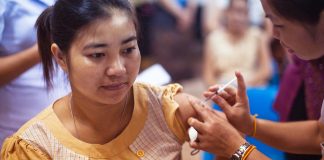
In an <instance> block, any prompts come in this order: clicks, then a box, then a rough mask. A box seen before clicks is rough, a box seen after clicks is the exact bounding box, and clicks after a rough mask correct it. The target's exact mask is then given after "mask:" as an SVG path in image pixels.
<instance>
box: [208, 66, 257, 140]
mask: <svg viewBox="0 0 324 160" xmlns="http://www.w3.org/2000/svg"><path fill="white" fill-rule="evenodd" d="M235 76H236V77H237V85H238V89H236V88H234V87H227V88H225V89H224V91H222V92H220V93H218V94H217V95H215V96H213V97H212V100H213V101H214V102H215V103H216V104H217V105H218V106H219V107H220V108H221V109H222V110H223V112H224V113H225V115H226V117H227V119H228V121H229V122H230V123H231V124H232V125H233V126H234V127H235V128H236V129H237V130H239V131H241V132H243V133H245V134H247V135H252V133H253V116H251V114H250V107H249V99H248V97H247V94H246V86H245V83H244V78H243V76H242V74H241V73H240V72H236V73H235ZM219 87H220V86H217V85H216V86H212V87H210V88H209V89H208V91H207V92H205V93H204V96H205V97H210V96H212V95H213V94H214V93H215V92H216V91H217V90H218V88H219Z"/></svg>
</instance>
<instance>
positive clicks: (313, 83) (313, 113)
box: [274, 57, 324, 121]
mask: <svg viewBox="0 0 324 160" xmlns="http://www.w3.org/2000/svg"><path fill="white" fill-rule="evenodd" d="M323 82H324V57H321V58H319V59H317V60H312V61H303V60H300V59H298V58H297V57H293V63H291V64H289V65H288V67H287V69H286V71H285V73H284V76H283V79H282V81H281V84H280V89H279V92H278V96H277V99H276V101H275V103H274V107H275V109H276V110H277V111H278V112H279V114H280V118H281V120H282V121H287V119H288V116H289V114H290V112H291V108H292V105H293V103H294V101H295V98H296V96H297V93H298V89H299V88H300V87H301V85H302V84H304V86H305V101H306V109H307V116H308V118H309V119H313V120H317V119H318V118H319V117H320V113H321V112H320V111H321V103H322V100H323V99H324V83H323Z"/></svg>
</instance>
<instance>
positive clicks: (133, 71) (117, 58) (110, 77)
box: [68, 11, 141, 104]
mask: <svg viewBox="0 0 324 160" xmlns="http://www.w3.org/2000/svg"><path fill="white" fill-rule="evenodd" d="M69 59H70V60H69V67H68V68H69V69H68V73H69V79H70V83H71V88H72V91H73V96H78V97H87V98H89V99H91V100H94V101H96V102H98V103H101V104H117V103H118V102H120V101H121V100H122V99H123V98H124V96H125V95H126V94H127V93H128V91H129V90H130V88H131V86H132V84H133V83H134V81H135V78H136V76H137V74H138V72H139V66H140V59H141V57H140V51H139V48H138V44H137V37H136V29H135V26H134V23H133V21H132V19H131V18H130V17H129V16H127V15H126V14H125V13H124V12H121V11H115V12H113V15H112V17H109V18H106V19H99V20H96V21H95V22H93V23H91V24H90V25H89V26H87V27H85V28H83V29H81V31H80V32H79V34H78V35H77V37H76V38H75V40H74V42H73V43H72V46H71V49H70V51H69Z"/></svg>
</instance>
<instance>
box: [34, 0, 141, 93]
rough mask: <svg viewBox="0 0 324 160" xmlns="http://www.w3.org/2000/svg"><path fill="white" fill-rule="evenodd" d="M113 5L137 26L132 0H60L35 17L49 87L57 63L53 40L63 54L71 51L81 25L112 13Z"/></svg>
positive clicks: (49, 86) (45, 76)
mask: <svg viewBox="0 0 324 160" xmlns="http://www.w3.org/2000/svg"><path fill="white" fill-rule="evenodd" d="M114 9H118V10H122V11H124V12H126V13H127V14H128V15H129V16H130V18H132V20H133V22H134V25H135V29H136V30H138V24H137V19H136V15H135V11H134V9H133V6H132V4H131V3H130V2H129V0H57V1H56V3H55V4H54V6H52V7H49V8H47V9H46V10H45V11H43V13H42V14H41V15H40V16H39V17H38V19H37V21H36V28H37V40H38V48H39V53H40V56H41V61H42V64H43V74H44V79H45V82H46V85H47V88H51V87H52V77H53V73H54V70H55V67H56V63H55V62H53V57H52V53H51V44H52V43H56V44H57V45H58V47H59V48H60V50H61V51H62V52H63V53H64V54H68V52H69V49H70V47H71V44H72V42H73V41H74V39H75V37H76V35H77V34H78V33H79V31H80V29H82V28H83V27H85V26H87V25H89V24H90V23H91V22H94V21H96V20H98V19H101V18H107V17H108V18H109V17H111V16H112V14H113V10H114Z"/></svg>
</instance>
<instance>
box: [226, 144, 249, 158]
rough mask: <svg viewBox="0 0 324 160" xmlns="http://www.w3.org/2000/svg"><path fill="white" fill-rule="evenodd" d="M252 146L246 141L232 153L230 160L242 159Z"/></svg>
mask: <svg viewBox="0 0 324 160" xmlns="http://www.w3.org/2000/svg"><path fill="white" fill-rule="evenodd" d="M250 146H251V144H250V143H248V142H245V143H244V144H242V145H241V146H240V148H239V149H237V150H236V151H235V152H234V154H233V155H232V157H231V158H230V160H242V158H243V155H244V153H245V152H246V150H247V149H248V148H249V147H250Z"/></svg>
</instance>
